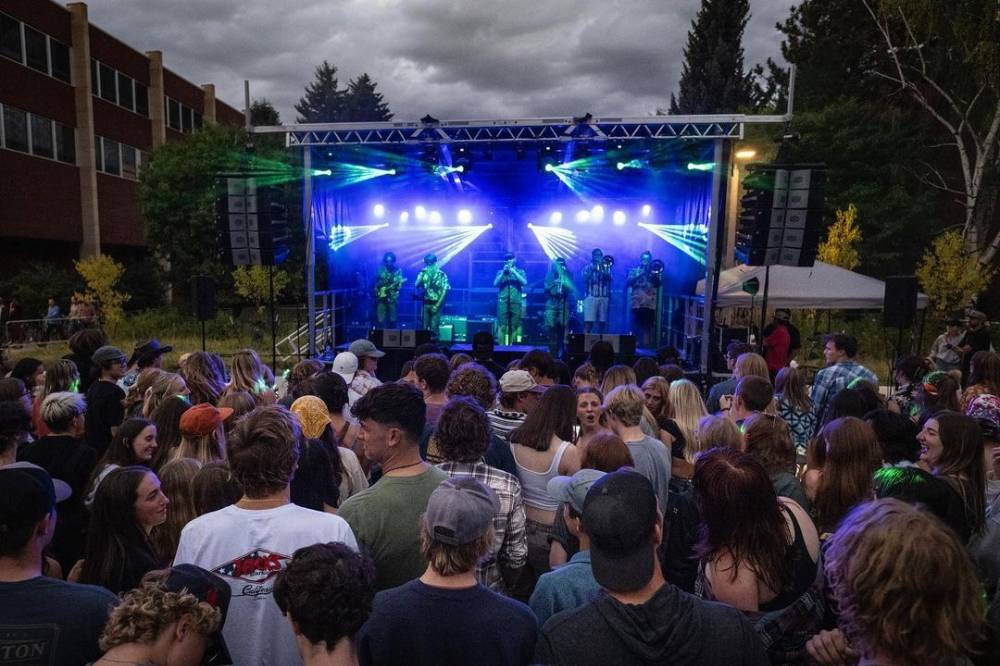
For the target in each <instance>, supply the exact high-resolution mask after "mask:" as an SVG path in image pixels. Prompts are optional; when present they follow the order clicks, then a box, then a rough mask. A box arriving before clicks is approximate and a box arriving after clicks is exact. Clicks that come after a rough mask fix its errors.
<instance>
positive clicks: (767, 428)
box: [743, 413, 795, 476]
mask: <svg viewBox="0 0 1000 666" xmlns="http://www.w3.org/2000/svg"><path fill="white" fill-rule="evenodd" d="M743 438H744V440H745V442H746V452H747V453H749V454H750V455H752V456H753V457H754V458H756V459H757V461H758V462H760V464H761V465H763V466H764V469H765V470H767V473H768V475H770V476H774V475H775V474H779V473H782V472H788V473H794V472H795V444H794V442H793V441H792V431H791V429H790V428H789V427H788V424H787V423H786V422H785V420H784V419H782V418H780V417H778V416H774V415H772V414H759V413H758V414H751V415H750V416H749V417H748V418H747V420H746V422H745V423H744V428H743Z"/></svg>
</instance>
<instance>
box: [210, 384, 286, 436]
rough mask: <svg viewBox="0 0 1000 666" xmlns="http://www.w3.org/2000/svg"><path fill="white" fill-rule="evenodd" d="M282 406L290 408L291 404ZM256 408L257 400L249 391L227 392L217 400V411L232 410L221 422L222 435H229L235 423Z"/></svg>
mask: <svg viewBox="0 0 1000 666" xmlns="http://www.w3.org/2000/svg"><path fill="white" fill-rule="evenodd" d="M283 406H284V407H290V406H291V403H289V404H288V405H283ZM257 407H258V405H257V399H256V398H254V397H253V394H252V393H250V392H249V391H229V392H228V393H226V394H225V395H223V396H222V397H221V398H219V404H218V408H219V409H231V410H232V413H231V414H230V415H229V416H228V417H227V418H226V420H225V421H223V422H222V432H223V434H225V435H229V433H230V432H232V431H233V428H235V427H236V422H237V421H239V420H240V419H241V418H243V417H244V416H246V415H247V414H249V413H250V412H252V411H253V410H255V409H257Z"/></svg>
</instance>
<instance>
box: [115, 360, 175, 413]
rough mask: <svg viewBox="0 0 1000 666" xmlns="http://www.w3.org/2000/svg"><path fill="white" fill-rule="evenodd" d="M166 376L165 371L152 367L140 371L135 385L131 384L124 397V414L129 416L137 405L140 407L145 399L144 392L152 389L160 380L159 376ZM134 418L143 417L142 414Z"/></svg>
mask: <svg viewBox="0 0 1000 666" xmlns="http://www.w3.org/2000/svg"><path fill="white" fill-rule="evenodd" d="M167 374H170V373H168V372H167V371H166V370H161V369H159V368H153V367H149V368H143V369H142V370H140V371H139V375H138V376H137V377H136V379H135V384H132V388H130V389H129V391H128V395H126V396H125V414H126V415H128V414H130V413H131V412H132V410H133V409H135V408H136V406H137V405H142V404H143V403H144V402H145V399H146V391H147V390H149V389H151V388H153V385H154V384H155V383H156V381H157V380H158V379H160V376H161V375H167ZM136 416H143V414H137V415H136Z"/></svg>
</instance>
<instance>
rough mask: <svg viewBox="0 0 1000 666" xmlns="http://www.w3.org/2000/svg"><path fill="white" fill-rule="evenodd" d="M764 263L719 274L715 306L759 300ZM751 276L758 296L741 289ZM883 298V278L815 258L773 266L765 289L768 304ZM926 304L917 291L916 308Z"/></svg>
mask: <svg viewBox="0 0 1000 666" xmlns="http://www.w3.org/2000/svg"><path fill="white" fill-rule="evenodd" d="M764 271H765V269H764V267H763V266H736V267H734V268H729V269H726V270H724V271H722V274H721V275H720V276H719V298H718V300H717V301H716V303H715V304H716V307H720V308H730V307H749V306H750V305H751V304H752V303H753V304H758V303H759V302H760V301H759V298H760V297H763V294H764ZM751 278H757V279H758V280H759V281H760V290H759V292H758V294H757V300H754V298H753V297H751V296H750V294H748V293H746V292H745V291H743V283H744V282H746V281H747V280H749V279H751ZM696 293H697V294H699V295H703V294H704V293H705V280H700V281H699V282H698V287H697V291H696ZM884 299H885V282H883V281H882V280H878V279H876V278H873V277H868V276H867V275H861V274H859V273H854V272H853V271H849V270H847V269H844V268H839V267H837V266H833V265H831V264H825V263H823V262H822V261H817V262H816V264H815V265H814V266H811V267H809V266H806V267H799V266H772V267H771V280H770V284H769V287H768V290H767V305H768V307H771V308H788V309H796V308H799V309H802V308H811V309H821V310H881V309H882V305H883V302H884ZM925 307H927V296H926V295H925V294H923V293H918V294H917V308H919V309H923V308H925Z"/></svg>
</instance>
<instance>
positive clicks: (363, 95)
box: [345, 73, 392, 122]
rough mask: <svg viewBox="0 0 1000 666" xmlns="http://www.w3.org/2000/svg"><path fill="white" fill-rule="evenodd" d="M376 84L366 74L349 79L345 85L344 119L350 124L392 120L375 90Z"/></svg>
mask: <svg viewBox="0 0 1000 666" xmlns="http://www.w3.org/2000/svg"><path fill="white" fill-rule="evenodd" d="M377 86H378V84H377V83H375V81H373V80H372V78H371V77H370V76H368V74H367V73H364V74H362V75H361V76H358V77H357V78H354V79H351V81H350V82H349V83H348V84H347V95H346V107H347V109H346V111H347V113H346V116H347V117H346V118H345V120H347V121H351V122H371V121H376V122H377V121H386V120H392V112H391V111H390V110H389V105H388V104H386V102H385V99H384V97H383V96H382V93H380V92H378V91H377V90H376V88H377Z"/></svg>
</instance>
